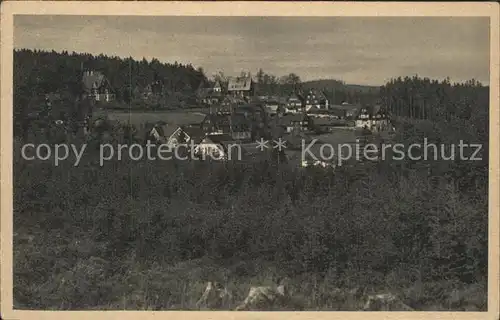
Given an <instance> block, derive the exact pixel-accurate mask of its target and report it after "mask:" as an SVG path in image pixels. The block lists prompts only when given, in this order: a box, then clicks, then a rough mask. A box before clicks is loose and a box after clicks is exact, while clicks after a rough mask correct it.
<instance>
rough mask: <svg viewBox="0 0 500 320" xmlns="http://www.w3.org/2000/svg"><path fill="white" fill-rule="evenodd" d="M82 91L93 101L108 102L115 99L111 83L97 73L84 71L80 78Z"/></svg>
mask: <svg viewBox="0 0 500 320" xmlns="http://www.w3.org/2000/svg"><path fill="white" fill-rule="evenodd" d="M82 83H83V89H84V91H85V92H86V93H87V94H88V95H89V96H90V97H92V98H93V99H94V100H95V101H102V102H109V101H113V100H114V99H115V95H114V94H113V93H112V87H111V83H110V82H109V80H108V78H106V76H104V74H102V73H101V72H99V71H93V70H89V71H85V72H84V73H83V77H82Z"/></svg>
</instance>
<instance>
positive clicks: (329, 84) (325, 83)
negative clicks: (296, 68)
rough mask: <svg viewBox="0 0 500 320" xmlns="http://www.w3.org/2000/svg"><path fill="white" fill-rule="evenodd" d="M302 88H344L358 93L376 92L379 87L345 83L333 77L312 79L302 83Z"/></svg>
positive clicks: (327, 89)
mask: <svg viewBox="0 0 500 320" xmlns="http://www.w3.org/2000/svg"><path fill="white" fill-rule="evenodd" d="M302 85H303V88H304V89H313V88H314V89H317V90H326V91H329V90H335V89H336V90H346V91H352V92H360V93H378V92H379V90H380V87H378V86H365V85H358V84H346V83H344V82H343V81H339V80H334V79H322V80H312V81H306V82H303V83H302Z"/></svg>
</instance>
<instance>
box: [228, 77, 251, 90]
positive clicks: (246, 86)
mask: <svg viewBox="0 0 500 320" xmlns="http://www.w3.org/2000/svg"><path fill="white" fill-rule="evenodd" d="M252 83H253V80H252V78H250V77H241V78H234V79H229V83H228V85H227V90H228V91H250V89H251V87H252Z"/></svg>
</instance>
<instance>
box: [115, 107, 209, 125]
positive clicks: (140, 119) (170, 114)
mask: <svg viewBox="0 0 500 320" xmlns="http://www.w3.org/2000/svg"><path fill="white" fill-rule="evenodd" d="M105 114H107V116H108V117H109V119H110V120H114V121H119V122H129V123H132V124H135V125H136V126H141V125H142V124H144V123H147V122H157V121H165V122H166V123H168V124H173V125H185V124H191V123H201V121H202V120H203V119H204V118H205V114H203V113H202V112H200V111H192V110H189V111H163V112H120V111H116V110H111V111H108V112H105Z"/></svg>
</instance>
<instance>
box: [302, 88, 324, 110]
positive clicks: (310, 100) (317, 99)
mask: <svg viewBox="0 0 500 320" xmlns="http://www.w3.org/2000/svg"><path fill="white" fill-rule="evenodd" d="M313 107H316V108H318V109H324V110H326V109H328V107H329V101H328V99H327V98H326V96H325V94H324V93H323V92H321V91H317V90H309V91H308V92H307V93H306V94H305V95H304V108H305V110H306V111H308V110H309V109H311V108H313Z"/></svg>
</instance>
